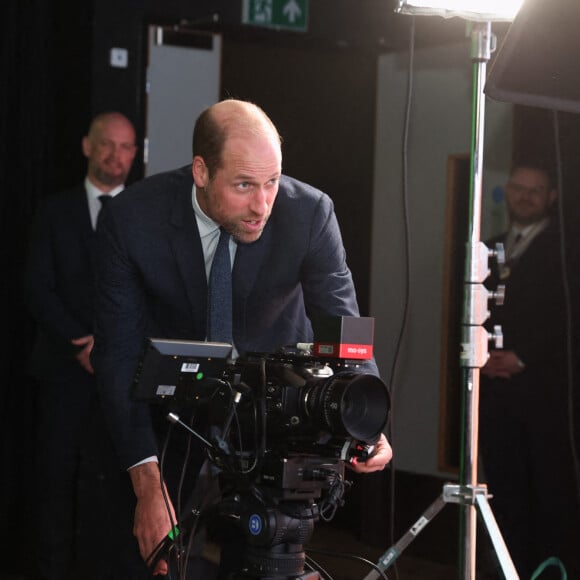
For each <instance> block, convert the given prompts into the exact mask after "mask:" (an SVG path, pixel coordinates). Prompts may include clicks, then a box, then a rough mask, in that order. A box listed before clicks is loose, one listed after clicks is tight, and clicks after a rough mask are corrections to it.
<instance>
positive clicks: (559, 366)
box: [486, 223, 575, 380]
mask: <svg viewBox="0 0 580 580" xmlns="http://www.w3.org/2000/svg"><path fill="white" fill-rule="evenodd" d="M506 238H507V234H503V235H501V236H498V237H496V238H493V239H492V240H490V241H489V242H487V245H488V246H489V247H492V248H493V247H494V246H495V244H496V243H497V242H502V243H504V244H505V242H506ZM568 257H570V254H569V253H568ZM507 266H508V268H509V275H508V276H506V277H505V278H504V279H502V278H501V276H500V271H501V269H500V268H495V269H494V270H493V273H492V275H491V276H490V278H489V280H488V281H487V282H486V285H487V286H488V287H489V288H490V289H495V288H497V286H498V284H504V285H505V302H504V304H503V305H497V306H496V305H492V306H491V308H490V311H491V316H490V319H489V321H488V323H487V326H488V328H490V329H491V326H492V325H500V326H501V328H502V332H503V337H504V349H506V350H513V351H515V352H516V354H517V355H518V357H519V358H520V359H521V360H522V361H523V362H524V363H525V365H526V369H527V370H526V372H525V373H523V376H522V377H521V378H523V379H526V380H528V379H529V377H530V376H533V375H534V374H536V373H537V372H538V370H543V371H544V372H543V373H542V375H545V374H546V373H547V369H552V370H553V371H557V374H561V372H560V371H562V370H563V367H564V361H565V352H566V327H567V320H568V315H569V313H568V312H567V309H566V302H565V294H564V285H563V279H564V278H563V276H564V273H563V270H562V260H561V249H560V234H559V231H558V228H557V226H556V225H555V224H554V223H552V224H550V225H549V226H548V227H547V228H546V229H544V230H543V231H542V232H540V233H539V234H538V235H537V236H536V237H535V238H534V239H533V240H532V242H531V243H530V245H529V246H528V247H527V248H526V250H525V251H524V253H523V254H522V255H521V256H520V257H519V258H518V259H517V260H515V261H514V262H513V263H512V264H508V265H507ZM574 280H575V276H572V277H570V279H569V282H570V283H572V284H573V285H575V282H574ZM574 310H575V309H573V310H572V312H571V313H570V315H571V316H574Z"/></svg>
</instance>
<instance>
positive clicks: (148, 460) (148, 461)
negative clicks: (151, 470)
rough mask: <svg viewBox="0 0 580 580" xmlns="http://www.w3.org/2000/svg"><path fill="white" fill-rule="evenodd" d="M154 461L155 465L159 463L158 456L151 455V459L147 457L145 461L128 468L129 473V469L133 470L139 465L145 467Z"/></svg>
mask: <svg viewBox="0 0 580 580" xmlns="http://www.w3.org/2000/svg"><path fill="white" fill-rule="evenodd" d="M153 461H154V462H155V463H159V459H158V458H157V455H151V457H146V458H145V459H142V460H141V461H139V462H138V463H135V465H131V467H128V468H127V471H129V469H133V467H137V466H138V465H143V464H144V463H151V462H153Z"/></svg>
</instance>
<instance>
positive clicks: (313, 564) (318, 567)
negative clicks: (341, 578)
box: [305, 554, 333, 580]
mask: <svg viewBox="0 0 580 580" xmlns="http://www.w3.org/2000/svg"><path fill="white" fill-rule="evenodd" d="M305 562H306V564H307V565H308V567H309V568H310V569H311V570H313V571H315V572H318V573H319V574H321V575H322V577H323V578H324V579H325V580H333V577H332V575H331V574H329V573H328V571H327V570H326V569H325V568H324V566H322V564H319V563H318V562H317V561H316V560H315V559H314V558H311V557H310V556H309V555H308V554H306V558H305Z"/></svg>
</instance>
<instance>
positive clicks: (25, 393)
mask: <svg viewBox="0 0 580 580" xmlns="http://www.w3.org/2000/svg"><path fill="white" fill-rule="evenodd" d="M554 3H556V1H555V2H554ZM394 4H395V1H394V0H310V14H309V30H308V32H307V33H304V34H301V33H289V32H281V31H269V30H263V29H256V28H253V27H246V26H244V25H242V24H241V23H240V19H241V12H242V8H241V0H188V1H186V0H83V1H80V2H79V1H77V2H73V1H67V0H4V2H2V7H1V8H0V10H1V13H2V14H1V16H2V20H1V21H2V23H3V24H4V31H3V34H2V36H1V40H0V42H1V43H2V44H1V50H0V220H1V226H0V236H1V240H0V252H1V264H0V267H1V269H2V270H1V271H2V315H1V318H0V320H1V322H2V330H3V331H4V337H5V338H6V342H5V343H4V346H3V348H2V350H1V351H0V377H1V380H2V384H1V390H0V461H1V462H2V466H3V467H2V476H1V477H0V481H1V483H0V545H1V546H2V553H3V555H5V556H6V555H8V554H10V558H12V559H18V558H20V557H22V556H23V554H25V549H26V547H25V539H26V531H27V529H28V527H29V523H30V521H31V518H33V517H34V514H32V513H30V502H29V501H28V499H29V495H30V488H29V485H28V476H29V473H30V468H31V462H32V458H33V456H34V446H33V442H32V441H33V440H32V436H33V433H34V397H33V392H32V389H31V387H30V385H29V383H28V380H27V378H26V375H25V372H24V371H25V364H26V357H27V352H28V348H29V345H30V339H31V334H32V331H33V328H32V324H31V321H30V320H29V318H28V316H27V314H26V310H25V308H24V304H23V302H22V292H21V290H20V277H21V272H22V263H23V261H24V259H25V255H26V245H27V238H28V227H29V224H30V221H31V217H32V215H33V213H34V210H35V208H36V206H37V203H38V201H39V199H41V198H42V197H43V196H45V195H50V194H51V193H54V192H55V191H59V190H61V189H63V188H65V187H68V186H70V185H73V184H75V183H78V182H79V181H80V180H82V178H83V177H84V174H85V159H84V157H83V156H82V155H81V151H80V142H81V138H82V136H83V135H84V134H85V132H86V130H87V128H88V124H89V121H90V119H91V117H92V116H93V115H94V114H96V113H98V112H101V111H104V110H112V109H114V110H119V111H121V112H123V113H124V114H126V115H127V116H128V117H129V118H130V119H131V120H132V121H133V122H134V123H135V126H136V127H137V131H138V138H139V139H141V138H142V136H143V130H144V119H145V110H144V103H143V94H144V73H145V67H146V35H145V32H146V26H147V25H148V24H149V23H155V24H175V25H180V26H182V27H191V28H194V29H203V30H215V31H218V32H220V33H222V35H223V53H222V87H221V89H222V91H221V92H222V95H223V96H233V97H237V98H243V99H249V100H253V101H255V102H257V103H258V104H259V105H260V106H262V107H263V108H264V109H265V110H266V112H267V113H268V114H269V115H270V116H271V117H272V119H273V121H274V122H275V123H276V125H277V126H278V128H279V130H280V133H281V134H282V136H283V138H284V149H283V153H284V171H285V173H288V174H290V175H293V176H295V177H297V178H299V179H302V180H305V181H308V182H310V183H312V184H313V185H315V186H317V187H319V188H320V189H322V190H324V191H326V192H327V193H329V195H331V197H332V198H333V200H334V202H335V205H336V211H337V214H338V218H339V222H340V224H341V227H342V230H343V235H344V240H345V245H346V249H347V252H348V255H349V263H350V266H351V269H352V271H353V275H354V278H355V283H356V286H357V292H358V296H359V303H360V306H361V312H362V314H368V309H369V280H370V271H369V264H370V252H371V236H372V232H371V228H370V223H371V214H372V193H373V192H372V189H373V173H374V167H373V162H374V136H375V99H376V61H377V58H378V56H379V55H380V54H382V53H384V52H386V51H393V50H400V49H405V48H406V47H407V45H408V33H409V23H410V18H409V17H407V16H399V15H395V14H394V13H393V8H394ZM214 15H217V18H214ZM416 24H417V30H416V38H417V44H418V45H419V46H421V45H422V46H425V45H427V46H428V45H431V44H439V43H447V42H452V41H455V40H459V39H461V38H463V37H464V35H465V23H464V22H462V21H459V20H455V21H451V22H449V21H443V20H442V19H441V20H440V19H417V23H416ZM499 30H500V31H501V30H502V26H500V27H499ZM504 30H505V28H504ZM113 46H118V47H124V48H127V49H128V50H129V67H128V68H127V69H115V68H112V67H110V66H109V62H108V60H109V50H110V48H111V47H113ZM200 82H203V79H200ZM560 119H561V137H562V151H563V169H564V193H565V199H566V203H567V216H568V219H569V221H570V224H571V225H574V224H577V223H578V214H579V202H578V200H577V197H578V196H577V195H576V188H577V186H576V184H577V183H578V177H579V176H578V171H579V169H578V167H580V164H579V163H577V160H578V159H579V158H580V146H579V134H580V131H579V130H578V128H579V127H578V118H577V116H575V115H572V114H566V115H561V117H560ZM184 122H186V123H190V124H191V126H192V127H193V123H194V119H193V118H192V119H185V120H184ZM551 122H552V119H551V116H550V114H549V113H548V112H546V111H544V110H541V109H532V108H524V107H518V108H517V110H516V115H515V121H514V123H515V125H514V135H515V149H516V150H517V151H518V155H522V154H530V155H534V154H535V151H534V150H535V148H536V147H538V146H540V147H544V146H546V145H548V146H549V147H550V149H551V150H553V136H552V126H551ZM142 171H143V166H142V162H141V161H137V162H136V163H135V166H134V170H133V172H132V176H131V179H132V180H135V179H138V178H140V177H141V175H142ZM430 493H431V490H429V496H430ZM381 501H386V500H383V499H381ZM423 504H424V502H423V501H421V504H420V505H423ZM355 505H356V502H355ZM384 510H386V506H379V509H378V510H377V513H375V514H374V517H375V520H379V524H377V525H381V526H383V527H385V522H384V520H383V515H384ZM352 511H354V510H351V512H352ZM379 512H380V513H379Z"/></svg>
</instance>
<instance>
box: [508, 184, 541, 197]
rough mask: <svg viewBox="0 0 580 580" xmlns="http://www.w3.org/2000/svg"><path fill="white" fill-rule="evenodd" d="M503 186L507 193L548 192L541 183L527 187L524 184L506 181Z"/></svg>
mask: <svg viewBox="0 0 580 580" xmlns="http://www.w3.org/2000/svg"><path fill="white" fill-rule="evenodd" d="M505 188H506V191H507V192H508V193H515V194H517V195H524V194H528V195H545V194H546V193H547V192H548V188H547V187H545V186H543V185H537V186H536V187H527V186H526V185H522V184H521V183H515V182H514V181H508V182H507V184H506V186H505Z"/></svg>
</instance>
